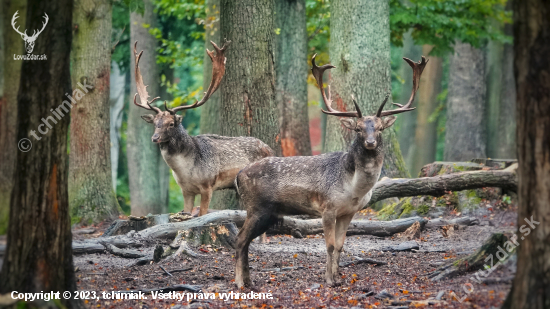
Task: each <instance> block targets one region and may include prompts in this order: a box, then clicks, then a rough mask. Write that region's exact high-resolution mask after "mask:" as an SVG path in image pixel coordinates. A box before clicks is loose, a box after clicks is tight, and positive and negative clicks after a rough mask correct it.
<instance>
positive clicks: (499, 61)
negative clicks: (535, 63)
mask: <svg viewBox="0 0 550 309" xmlns="http://www.w3.org/2000/svg"><path fill="white" fill-rule="evenodd" d="M511 3H512V1H511V0H510V1H508V6H509V8H508V9H511ZM503 30H504V32H505V34H507V35H512V25H506V26H505V27H504V29H503ZM512 59H514V46H513V45H512V44H505V43H500V42H497V41H491V42H489V44H488V46H487V70H486V71H487V156H488V157H490V158H500V159H512V158H515V157H516V142H515V140H516V139H515V132H516V113H515V112H516V85H515V80H514V63H513V61H511V60H512Z"/></svg>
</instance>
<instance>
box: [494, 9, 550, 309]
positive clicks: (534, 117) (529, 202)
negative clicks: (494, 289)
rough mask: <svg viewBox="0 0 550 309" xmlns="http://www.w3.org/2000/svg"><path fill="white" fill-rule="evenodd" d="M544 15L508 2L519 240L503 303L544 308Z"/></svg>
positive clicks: (547, 101) (548, 222)
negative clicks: (511, 29)
mask: <svg viewBox="0 0 550 309" xmlns="http://www.w3.org/2000/svg"><path fill="white" fill-rule="evenodd" d="M549 16H550V3H549V2H548V1H542V0H524V1H515V2H514V54H515V59H514V69H515V70H514V72H515V77H516V87H517V88H516V89H517V146H518V148H517V154H518V162H519V168H518V176H519V186H518V198H519V202H518V205H519V208H518V226H519V227H520V228H519V232H520V233H521V234H520V235H518V237H519V238H520V239H521V240H520V247H519V248H518V250H517V252H518V253H517V254H518V262H517V272H516V276H515V278H514V281H513V283H512V290H511V291H510V294H509V295H508V299H507V300H506V302H505V303H504V305H503V308H519V309H527V308H529V309H542V308H550V284H549V283H550V242H549V241H548V239H550V212H549V211H548V205H550V79H549V78H548V72H550V62H549V61H548V54H550V18H548V17H549ZM526 220H529V221H537V223H536V224H535V223H534V222H532V223H531V224H528V223H527V222H526Z"/></svg>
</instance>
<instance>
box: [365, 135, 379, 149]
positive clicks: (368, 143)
mask: <svg viewBox="0 0 550 309" xmlns="http://www.w3.org/2000/svg"><path fill="white" fill-rule="evenodd" d="M376 145H377V142H376V139H374V138H368V139H367V140H366V141H365V148H367V149H369V150H372V149H374V148H376Z"/></svg>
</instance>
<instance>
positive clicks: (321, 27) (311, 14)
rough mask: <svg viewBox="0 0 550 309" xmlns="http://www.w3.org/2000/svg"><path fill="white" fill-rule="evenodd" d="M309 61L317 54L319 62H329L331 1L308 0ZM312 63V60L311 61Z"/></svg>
mask: <svg viewBox="0 0 550 309" xmlns="http://www.w3.org/2000/svg"><path fill="white" fill-rule="evenodd" d="M306 15H307V20H306V27H307V37H308V38H307V45H308V55H307V59H308V62H310V61H311V57H313V55H314V54H317V58H316V60H317V62H318V63H328V62H329V55H328V43H329V42H330V3H329V1H328V0H306ZM310 64H311V62H310Z"/></svg>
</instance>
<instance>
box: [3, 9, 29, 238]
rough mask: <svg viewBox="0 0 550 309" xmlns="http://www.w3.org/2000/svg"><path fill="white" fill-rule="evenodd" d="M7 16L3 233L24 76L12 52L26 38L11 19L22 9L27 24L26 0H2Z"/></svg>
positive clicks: (18, 52) (19, 48)
mask: <svg viewBox="0 0 550 309" xmlns="http://www.w3.org/2000/svg"><path fill="white" fill-rule="evenodd" d="M2 12H3V14H4V18H3V19H2V25H3V28H4V33H3V38H4V58H3V59H2V60H1V61H2V67H3V75H4V87H3V88H4V94H3V96H2V98H1V99H0V149H2V151H0V162H2V164H0V235H1V234H5V233H6V231H7V227H8V218H9V209H10V195H11V190H12V186H13V173H14V170H15V162H16V159H17V153H18V151H19V150H18V149H17V141H16V125H17V124H16V121H17V91H18V90H19V81H20V79H21V78H20V76H21V63H22V62H21V61H14V60H13V55H14V54H16V55H22V54H23V53H24V45H25V44H24V42H23V40H22V39H21V36H20V35H19V34H18V33H17V32H15V31H13V29H12V27H11V19H12V17H13V14H15V12H19V14H18V15H19V18H18V19H17V23H18V25H20V27H21V28H22V27H24V26H25V21H26V18H27V16H26V15H27V1H26V0H2Z"/></svg>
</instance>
